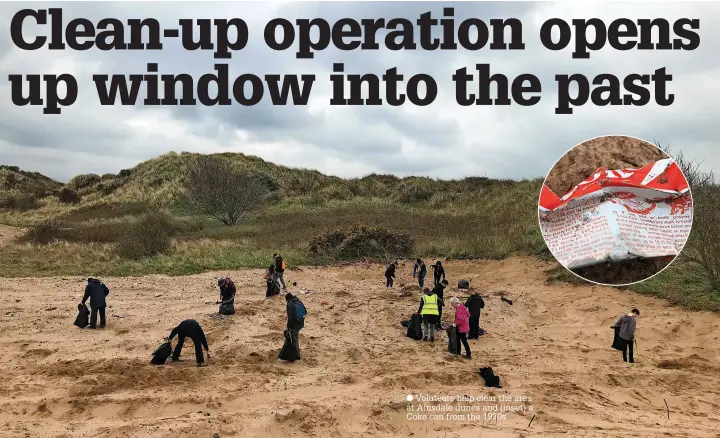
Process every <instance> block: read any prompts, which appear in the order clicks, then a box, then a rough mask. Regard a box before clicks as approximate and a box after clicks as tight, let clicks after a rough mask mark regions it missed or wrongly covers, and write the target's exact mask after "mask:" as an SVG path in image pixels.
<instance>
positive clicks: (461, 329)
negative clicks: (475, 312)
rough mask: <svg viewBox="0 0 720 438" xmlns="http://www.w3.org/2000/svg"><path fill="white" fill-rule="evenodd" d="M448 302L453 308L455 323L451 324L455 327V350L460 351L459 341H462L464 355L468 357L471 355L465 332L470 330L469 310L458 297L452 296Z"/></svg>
mask: <svg viewBox="0 0 720 438" xmlns="http://www.w3.org/2000/svg"><path fill="white" fill-rule="evenodd" d="M450 303H451V304H452V306H453V307H454V308H455V324H453V326H454V327H457V338H458V346H457V351H458V353H460V342H462V344H463V346H464V347H465V357H466V358H467V359H470V358H471V357H472V355H471V353H470V345H469V344H468V340H467V333H468V331H469V330H470V312H469V311H468V309H467V307H465V306H464V305H463V304H462V303H461V302H460V299H458V297H453V299H452V300H451V301H450Z"/></svg>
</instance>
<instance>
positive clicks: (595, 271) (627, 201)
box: [538, 135, 693, 286]
mask: <svg viewBox="0 0 720 438" xmlns="http://www.w3.org/2000/svg"><path fill="white" fill-rule="evenodd" d="M538 218H539V222H540V230H541V232H542V235H543V238H544V239H545V244H546V245H547V247H548V248H549V249H550V251H551V252H552V254H553V256H554V257H555V258H556V259H557V261H558V262H559V263H560V264H561V265H563V266H564V267H565V268H566V269H568V270H569V271H570V272H572V273H573V274H575V275H577V276H579V277H581V278H583V279H585V280H587V281H590V282H593V283H599V284H604V285H611V286H622V285H628V284H632V283H637V282H639V281H643V280H646V279H648V278H650V277H652V276H653V275H655V274H657V273H659V272H660V271H662V270H663V269H665V268H666V267H667V266H668V265H669V264H670V263H671V262H672V261H673V260H674V259H675V257H677V256H678V254H680V251H681V250H682V248H683V246H685V242H687V239H688V236H689V235H690V229H691V228H692V220H693V208H692V194H691V192H690V187H689V185H688V182H687V179H686V178H685V175H684V174H683V172H682V170H681V169H680V167H679V166H678V165H677V164H676V163H675V161H673V159H672V157H670V156H669V155H668V154H666V153H665V152H663V151H662V150H661V149H659V148H658V147H657V146H655V145H654V144H652V143H649V142H647V141H645V140H641V139H638V138H634V137H627V136H620V135H609V136H604V137H597V138H593V139H591V140H587V141H585V142H583V143H580V144H579V145H577V146H575V147H574V148H572V149H570V151H568V152H567V153H566V154H565V155H563V156H562V157H561V158H560V159H559V160H558V161H557V163H555V166H553V168H552V169H550V172H549V173H548V175H547V177H546V178H545V182H544V183H543V186H542V189H541V192H540V199H539V201H538Z"/></svg>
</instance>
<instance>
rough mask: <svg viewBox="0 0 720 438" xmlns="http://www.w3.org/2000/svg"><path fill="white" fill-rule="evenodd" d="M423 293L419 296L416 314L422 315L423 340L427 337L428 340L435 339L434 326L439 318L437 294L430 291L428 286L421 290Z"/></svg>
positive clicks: (432, 340)
mask: <svg viewBox="0 0 720 438" xmlns="http://www.w3.org/2000/svg"><path fill="white" fill-rule="evenodd" d="M423 292H424V294H423V296H422V298H420V307H419V308H418V314H420V315H422V320H423V335H424V337H423V341H427V340H428V337H429V338H430V342H434V341H435V326H436V325H437V323H438V320H439V318H440V310H439V307H438V306H439V301H440V300H439V299H438V296H437V295H435V294H434V293H432V291H430V289H429V288H427V287H426V288H425V289H424V290H423Z"/></svg>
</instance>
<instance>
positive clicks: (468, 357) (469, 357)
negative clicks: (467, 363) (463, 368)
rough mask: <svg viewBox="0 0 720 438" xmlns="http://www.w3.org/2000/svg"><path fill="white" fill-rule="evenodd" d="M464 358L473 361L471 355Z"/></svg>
mask: <svg viewBox="0 0 720 438" xmlns="http://www.w3.org/2000/svg"><path fill="white" fill-rule="evenodd" d="M463 357H464V358H465V359H467V360H470V359H472V355H470V354H466V355H465V356H463Z"/></svg>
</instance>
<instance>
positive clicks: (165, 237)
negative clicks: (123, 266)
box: [118, 211, 174, 260]
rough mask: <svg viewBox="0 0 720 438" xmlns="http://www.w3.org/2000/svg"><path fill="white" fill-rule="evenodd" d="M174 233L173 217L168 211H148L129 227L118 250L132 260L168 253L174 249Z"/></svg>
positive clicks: (124, 256) (121, 254) (122, 255)
mask: <svg viewBox="0 0 720 438" xmlns="http://www.w3.org/2000/svg"><path fill="white" fill-rule="evenodd" d="M173 235H174V229H173V223H172V218H171V217H170V216H169V215H168V214H167V213H164V212H159V211H158V212H152V213H148V214H147V215H145V216H144V217H143V218H142V219H140V220H139V221H138V222H137V223H135V224H133V225H131V226H130V227H128V229H127V234H126V235H125V238H124V239H123V240H122V242H121V243H120V244H119V245H118V252H119V254H120V256H121V257H123V258H126V259H131V260H140V259H145V258H149V257H154V256H157V255H161V254H167V253H169V252H170V250H171V249H172V237H173Z"/></svg>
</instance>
